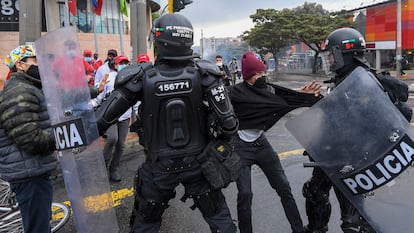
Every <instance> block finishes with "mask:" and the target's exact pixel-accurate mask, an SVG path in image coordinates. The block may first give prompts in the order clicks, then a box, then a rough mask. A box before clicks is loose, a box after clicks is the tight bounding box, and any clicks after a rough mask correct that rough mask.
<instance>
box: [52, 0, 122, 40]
mask: <svg viewBox="0 0 414 233" xmlns="http://www.w3.org/2000/svg"><path fill="white" fill-rule="evenodd" d="M91 4H92V3H91V1H88V0H77V1H76V6H77V12H76V16H73V15H72V14H71V13H68V14H69V22H70V25H72V26H73V25H76V28H77V30H78V32H84V33H93V32H96V33H103V34H119V33H120V25H122V27H123V28H122V32H123V33H124V34H125V32H126V26H125V25H126V23H124V22H123V21H120V17H123V16H122V15H121V13H120V12H119V6H118V4H119V3H118V1H117V0H106V1H103V6H102V10H101V15H100V16H98V15H95V13H94V12H93V11H92V5H91ZM64 9H65V6H64V5H63V4H62V5H60V6H59V14H60V22H61V25H62V27H63V25H64V18H65V17H64ZM94 21H95V23H93V22H94ZM120 22H123V23H122V24H121V23H120Z"/></svg>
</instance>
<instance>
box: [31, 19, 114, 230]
mask: <svg viewBox="0 0 414 233" xmlns="http://www.w3.org/2000/svg"><path fill="white" fill-rule="evenodd" d="M35 46H36V50H37V52H38V56H37V62H38V65H39V70H40V76H41V81H42V86H43V91H44V94H45V98H46V102H47V108H48V113H49V116H50V119H51V122H52V125H53V130H54V134H55V139H56V145H57V148H58V150H59V161H60V165H61V169H62V173H63V178H64V180H65V186H66V190H67V194H68V197H69V200H70V202H71V207H72V209H73V216H74V220H75V224H76V229H77V231H78V232H85V233H89V232H90V233H92V232H108V233H110V232H114V233H115V232H118V231H119V229H118V224H117V218H116V215H115V210H114V208H113V201H112V196H111V192H110V187H109V182H108V177H107V172H106V166H105V162H104V159H103V155H102V148H101V145H100V142H99V135H98V130H97V127H96V120H95V115H94V112H93V109H92V108H91V107H90V106H89V105H88V102H89V100H90V92H89V87H88V83H87V80H86V76H85V68H84V65H83V60H82V57H81V55H80V50H79V44H78V42H77V37H76V31H75V29H74V28H72V27H66V28H62V29H58V30H56V31H53V32H50V33H48V34H46V35H45V36H42V37H40V38H39V39H38V40H36V42H35Z"/></svg>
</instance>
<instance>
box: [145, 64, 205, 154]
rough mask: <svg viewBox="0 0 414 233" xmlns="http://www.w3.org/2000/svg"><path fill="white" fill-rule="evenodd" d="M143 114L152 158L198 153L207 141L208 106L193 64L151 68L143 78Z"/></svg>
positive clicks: (146, 140) (147, 144)
mask: <svg viewBox="0 0 414 233" xmlns="http://www.w3.org/2000/svg"><path fill="white" fill-rule="evenodd" d="M143 90H144V91H143V103H145V104H144V105H143V108H142V112H141V118H142V121H143V126H144V132H145V135H146V136H145V144H146V146H147V148H148V153H149V156H150V157H151V158H152V159H156V158H158V157H169V156H170V155H172V156H173V157H176V156H177V155H178V156H179V157H182V156H186V155H195V154H199V153H200V152H201V151H202V150H203V148H204V147H205V145H206V143H207V128H206V119H207V112H206V111H205V110H206V108H205V107H204V109H203V102H202V93H203V91H202V86H201V79H200V75H199V73H198V72H197V70H196V69H195V68H194V67H191V66H189V67H186V68H185V69H182V68H180V69H177V70H172V71H168V72H160V71H158V70H155V69H153V70H151V71H149V72H148V73H147V78H145V79H143Z"/></svg>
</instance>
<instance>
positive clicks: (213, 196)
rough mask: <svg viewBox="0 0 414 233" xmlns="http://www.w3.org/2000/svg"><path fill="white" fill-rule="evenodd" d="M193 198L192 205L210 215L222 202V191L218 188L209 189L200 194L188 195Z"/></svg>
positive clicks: (215, 211) (207, 215)
mask: <svg viewBox="0 0 414 233" xmlns="http://www.w3.org/2000/svg"><path fill="white" fill-rule="evenodd" d="M190 197H192V198H193V200H194V205H195V206H196V207H197V208H198V209H199V210H200V211H201V213H202V214H203V215H204V216H206V217H210V216H212V215H214V214H215V213H217V210H219V209H220V208H221V206H222V205H223V202H224V196H223V193H221V191H219V190H214V191H210V192H207V193H203V194H200V195H190Z"/></svg>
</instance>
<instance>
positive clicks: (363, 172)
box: [286, 67, 414, 233]
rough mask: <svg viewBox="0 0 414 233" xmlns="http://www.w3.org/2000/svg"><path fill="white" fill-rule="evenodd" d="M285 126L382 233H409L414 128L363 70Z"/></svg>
mask: <svg viewBox="0 0 414 233" xmlns="http://www.w3.org/2000/svg"><path fill="white" fill-rule="evenodd" d="M286 128H287V129H288V130H289V131H290V132H291V133H292V134H293V136H295V138H296V139H297V140H298V141H299V142H300V143H301V144H302V146H303V147H304V148H305V149H306V151H307V152H308V153H309V155H310V156H311V157H312V158H313V159H314V160H315V162H316V165H317V166H319V167H321V168H322V169H323V170H324V172H325V173H326V174H327V175H328V176H329V178H330V179H331V180H332V181H333V182H334V183H335V185H336V186H337V187H338V188H339V189H340V190H341V191H342V192H343V193H344V194H345V195H346V196H347V198H348V199H349V200H350V201H351V202H352V204H353V205H354V206H355V207H356V208H357V209H358V210H359V212H360V213H361V214H362V215H363V216H364V218H365V219H366V220H367V221H368V222H369V223H370V225H371V226H372V227H373V228H374V229H375V230H376V231H377V232H378V233H381V232H383V233H385V232H411V231H412V229H413V228H414V222H413V221H411V219H408V218H409V217H408V216H412V209H413V208H414V196H413V195H412V194H413V193H412V187H413V185H414V179H413V178H414V175H413V174H414V173H413V170H412V169H413V168H412V164H413V155H414V142H413V138H414V130H413V128H412V127H411V126H410V124H409V122H407V120H406V119H405V118H404V116H402V114H401V113H400V112H399V110H398V109H397V108H396V107H395V106H394V104H393V103H392V102H391V101H390V99H389V98H388V96H387V95H386V93H384V91H383V90H382V89H381V88H380V86H379V85H378V82H377V80H376V79H375V78H374V77H373V75H372V74H371V73H369V72H367V71H366V70H365V69H363V68H361V67H358V68H356V69H355V70H354V71H353V72H352V73H351V74H350V75H349V76H348V77H346V78H345V80H344V81H343V82H342V83H340V84H339V85H338V86H337V87H336V88H335V89H334V90H333V91H332V92H331V93H330V94H329V95H327V96H326V97H325V98H324V99H322V100H321V101H319V102H318V103H317V104H315V105H314V106H313V107H312V108H310V109H308V110H307V111H305V112H304V113H302V114H301V115H299V116H298V117H296V118H295V119H292V120H290V121H288V122H287V123H286Z"/></svg>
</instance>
